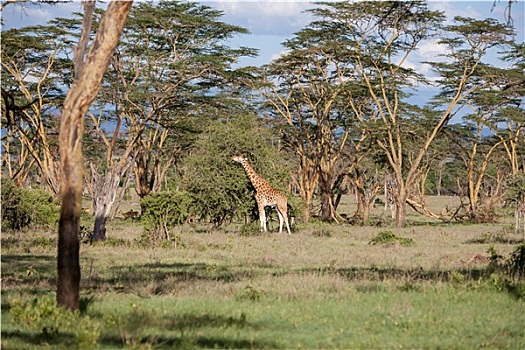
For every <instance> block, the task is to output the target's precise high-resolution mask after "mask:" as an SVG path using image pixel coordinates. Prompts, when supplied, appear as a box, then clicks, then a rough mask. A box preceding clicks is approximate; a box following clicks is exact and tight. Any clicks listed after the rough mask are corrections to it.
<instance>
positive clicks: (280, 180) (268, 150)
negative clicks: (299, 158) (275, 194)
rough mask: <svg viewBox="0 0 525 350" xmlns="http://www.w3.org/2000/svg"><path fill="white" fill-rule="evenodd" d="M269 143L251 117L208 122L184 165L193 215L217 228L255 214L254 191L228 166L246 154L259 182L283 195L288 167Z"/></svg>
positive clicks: (234, 167) (266, 133)
mask: <svg viewBox="0 0 525 350" xmlns="http://www.w3.org/2000/svg"><path fill="white" fill-rule="evenodd" d="M272 141H273V136H272V133H271V130H269V129H268V128H266V127H264V126H262V125H260V123H259V122H258V121H257V120H256V117H255V116H253V115H250V114H248V115H243V116H238V115H236V116H232V117H230V118H229V119H228V120H216V121H212V122H210V123H209V124H208V125H207V127H206V128H205V130H204V131H203V133H202V134H201V135H200V136H199V138H198V139H197V141H196V143H195V145H194V147H193V149H192V151H191V154H190V155H189V156H188V157H187V158H186V160H185V164H184V168H185V170H186V171H185V174H184V177H183V184H184V187H185V189H186V190H187V191H189V192H191V193H192V195H193V196H194V198H195V210H196V212H195V213H194V214H195V215H196V216H198V217H205V218H209V219H211V220H212V221H213V222H215V223H216V224H217V225H221V224H222V223H223V222H224V221H225V220H226V219H231V218H232V217H234V216H240V217H245V216H250V215H252V214H253V213H254V208H255V207H256V204H255V199H254V194H255V193H254V189H253V187H252V185H251V184H250V182H249V180H248V178H247V177H246V175H245V173H244V170H243V168H242V167H241V166H240V165H239V164H237V163H235V162H233V161H232V159H231V156H232V155H233V154H235V153H239V152H242V153H244V154H245V155H246V156H247V157H248V158H249V159H250V162H251V164H252V166H253V167H254V168H255V170H256V171H257V172H258V173H259V174H260V175H261V176H263V177H264V178H265V179H266V180H267V181H268V182H269V183H270V184H271V185H272V186H273V187H274V188H277V189H280V190H283V189H284V188H285V184H286V183H287V179H288V177H289V175H288V167H289V163H288V162H286V161H285V160H283V157H282V155H281V154H280V152H279V151H278V150H277V149H276V148H275V147H273V146H272ZM283 192H285V193H286V191H283ZM252 216H256V215H252Z"/></svg>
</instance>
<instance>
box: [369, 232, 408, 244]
mask: <svg viewBox="0 0 525 350" xmlns="http://www.w3.org/2000/svg"><path fill="white" fill-rule="evenodd" d="M392 243H399V244H400V245H402V246H404V247H411V246H414V245H415V244H416V242H415V241H414V240H413V239H412V238H404V237H397V236H396V235H395V234H394V233H393V232H392V231H381V232H379V233H378V234H377V235H376V236H375V237H374V238H372V239H371V240H370V242H368V244H370V245H377V244H392Z"/></svg>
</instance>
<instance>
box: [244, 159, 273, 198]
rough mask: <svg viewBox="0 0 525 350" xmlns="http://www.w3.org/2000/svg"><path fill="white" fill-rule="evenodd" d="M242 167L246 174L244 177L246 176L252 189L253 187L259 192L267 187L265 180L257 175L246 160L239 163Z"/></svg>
mask: <svg viewBox="0 0 525 350" xmlns="http://www.w3.org/2000/svg"><path fill="white" fill-rule="evenodd" d="M241 164H242V167H243V168H244V171H245V172H246V176H248V179H249V180H250V182H251V183H252V185H253V187H255V191H257V192H259V190H260V189H261V188H264V187H268V186H269V184H268V182H266V180H265V179H263V178H262V177H261V176H259V174H257V173H256V172H255V170H253V168H252V166H251V165H250V163H248V161H247V160H245V161H244V162H242V163H241Z"/></svg>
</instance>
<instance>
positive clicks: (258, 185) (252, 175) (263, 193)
mask: <svg viewBox="0 0 525 350" xmlns="http://www.w3.org/2000/svg"><path fill="white" fill-rule="evenodd" d="M232 159H233V160H234V161H235V162H238V163H241V165H242V167H243V168H244V171H245V172H246V176H248V179H249V180H250V182H251V183H252V185H253V187H255V192H256V193H255V200H256V201H257V208H258V209H259V220H260V221H261V228H262V230H263V231H264V232H266V212H265V211H264V208H265V207H267V206H274V205H275V206H276V207H277V214H278V215H279V233H281V232H282V231H283V222H284V223H286V229H287V230H288V234H291V232H290V225H289V224H288V213H287V203H288V200H287V198H286V196H285V195H284V194H282V193H281V192H280V191H277V190H275V189H273V188H272V186H270V184H269V183H268V182H267V181H266V180H265V179H263V178H262V177H261V176H259V174H257V173H256V172H255V170H253V168H252V166H251V165H250V163H249V162H248V160H247V159H246V157H245V156H244V155H242V154H236V155H234V156H232Z"/></svg>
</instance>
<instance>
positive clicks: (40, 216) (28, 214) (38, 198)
mask: <svg viewBox="0 0 525 350" xmlns="http://www.w3.org/2000/svg"><path fill="white" fill-rule="evenodd" d="M59 216H60V206H59V203H58V199H57V198H56V197H54V196H53V195H51V194H49V193H47V192H45V191H42V190H39V189H34V190H30V189H25V188H19V187H16V186H15V184H14V183H13V181H11V180H10V179H5V178H2V229H4V230H5V229H11V230H15V231H20V230H22V229H25V228H29V227H31V226H38V225H42V226H50V225H55V224H56V223H57V221H58V219H59Z"/></svg>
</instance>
